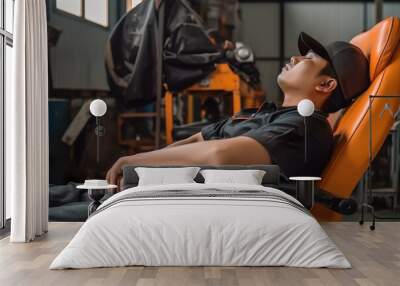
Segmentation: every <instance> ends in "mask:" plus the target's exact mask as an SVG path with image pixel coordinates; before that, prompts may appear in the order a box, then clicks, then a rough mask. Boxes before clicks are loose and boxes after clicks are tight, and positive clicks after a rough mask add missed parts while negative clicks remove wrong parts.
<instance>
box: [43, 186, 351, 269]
mask: <svg viewBox="0 0 400 286" xmlns="http://www.w3.org/2000/svg"><path fill="white" fill-rule="evenodd" d="M205 188H206V189H207V188H213V189H217V190H221V191H223V190H229V191H232V190H263V191H266V192H269V193H273V194H279V195H282V196H285V197H287V198H289V199H291V200H292V201H296V200H295V199H294V198H292V197H291V196H289V195H287V194H285V193H283V192H281V191H279V190H277V189H274V188H268V187H263V186H254V185H238V184H235V185H232V184H197V183H192V184H176V185H164V186H142V187H135V188H131V189H128V190H125V191H123V192H120V193H118V194H116V195H114V196H112V197H111V198H109V199H108V200H107V201H105V202H104V203H103V204H102V205H101V206H100V207H99V209H101V208H104V207H106V206H107V205H109V207H108V208H105V209H104V210H103V211H102V212H99V213H98V214H96V215H94V216H93V217H91V218H89V219H88V221H86V222H85V223H84V224H83V225H82V227H81V229H80V230H79V231H78V233H77V234H76V235H75V237H74V238H73V239H72V241H71V242H70V243H69V244H68V245H67V246H66V247H65V248H64V250H63V251H62V252H61V253H60V254H59V255H58V256H57V257H56V259H55V260H54V261H53V262H52V264H51V265H50V269H64V268H91V267H113V266H128V265H145V266H195V265H198V266H200V265H204V266H205V265H208V266H211V265H213V266H245V265H246V266H293V267H331V268H350V267H351V265H350V263H349V262H348V260H347V259H346V258H345V256H344V255H343V253H342V252H341V251H340V250H339V249H338V248H337V247H336V245H335V244H334V243H333V242H332V241H331V239H330V238H329V237H328V236H327V234H326V233H325V231H324V230H323V229H322V228H321V226H320V225H319V224H318V222H317V221H316V220H315V219H314V218H313V217H312V216H311V215H307V214H305V213H304V212H302V211H300V210H298V209H296V208H295V207H292V206H290V205H287V204H281V203H277V202H273V201H265V200H262V199H254V198H252V199H245V198H240V199H237V198H184V199H176V198H171V199H165V198H163V199H148V200H139V201H123V202H120V203H117V204H115V205H110V204H112V202H114V201H115V200H117V199H118V198H119V197H121V196H123V195H126V194H128V193H130V192H145V191H150V190H151V191H155V190H159V191H163V190H204V189H205ZM296 202H297V201H296Z"/></svg>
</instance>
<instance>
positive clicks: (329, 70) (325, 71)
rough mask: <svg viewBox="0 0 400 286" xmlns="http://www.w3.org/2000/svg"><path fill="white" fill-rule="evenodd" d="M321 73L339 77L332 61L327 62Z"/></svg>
mask: <svg viewBox="0 0 400 286" xmlns="http://www.w3.org/2000/svg"><path fill="white" fill-rule="evenodd" d="M319 75H327V76H330V77H333V78H335V79H336V78H337V77H336V73H335V71H334V70H333V68H332V66H331V64H330V63H326V65H325V67H324V68H323V69H322V70H320V72H319Z"/></svg>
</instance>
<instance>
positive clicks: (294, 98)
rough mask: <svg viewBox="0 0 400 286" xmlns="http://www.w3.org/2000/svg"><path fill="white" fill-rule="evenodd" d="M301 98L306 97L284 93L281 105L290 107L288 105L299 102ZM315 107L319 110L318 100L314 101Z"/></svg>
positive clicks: (295, 104) (294, 104)
mask: <svg viewBox="0 0 400 286" xmlns="http://www.w3.org/2000/svg"><path fill="white" fill-rule="evenodd" d="M303 99H306V97H302V96H295V95H288V94H287V93H285V94H284V99H283V103H282V107H290V106H297V105H298V104H299V102H300V101H301V100H303ZM313 103H314V105H315V109H316V110H320V109H321V106H320V104H319V103H318V102H314V101H313Z"/></svg>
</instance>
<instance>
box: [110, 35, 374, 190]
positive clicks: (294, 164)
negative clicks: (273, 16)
mask: <svg viewBox="0 0 400 286" xmlns="http://www.w3.org/2000/svg"><path fill="white" fill-rule="evenodd" d="M298 48H299V51H300V54H301V56H294V57H292V58H291V59H290V63H288V64H286V65H285V66H284V67H283V68H282V71H281V73H280V74H279V76H278V79H277V81H278V85H279V87H280V88H281V90H282V91H283V93H284V100H283V103H282V106H281V107H278V108H277V107H276V106H275V105H274V104H267V103H264V104H263V105H262V106H261V107H260V108H259V109H258V111H257V112H256V113H254V114H252V115H251V116H249V117H248V118H243V117H240V116H233V117H231V118H229V119H225V120H222V121H220V122H217V123H214V124H211V125H208V126H206V127H204V128H203V129H202V130H201V132H199V133H197V134H195V135H193V136H191V137H189V138H187V139H184V140H181V141H178V142H175V143H173V144H171V145H169V146H167V147H165V148H163V149H160V150H156V151H151V152H146V153H139V154H136V155H132V156H126V157H121V158H120V159H118V160H117V161H116V162H115V164H114V165H113V166H112V168H111V169H110V170H109V171H108V173H107V176H106V178H107V181H108V182H109V183H111V184H116V183H118V179H119V178H120V176H121V173H122V167H123V166H124V165H160V166H161V165H182V166H185V165H186V166H188V165H224V164H238V165H251V164H278V165H279V167H280V168H281V170H282V172H283V173H284V174H285V175H286V176H296V175H298V176H299V175H302V176H319V175H320V174H321V173H322V171H323V169H324V167H325V165H326V164H327V162H328V161H329V158H330V155H331V152H332V148H333V135H332V129H331V127H330V125H329V123H328V121H327V116H328V113H331V112H335V111H337V110H339V109H341V108H343V107H346V106H348V105H349V104H351V102H352V101H353V100H354V99H355V98H356V97H357V96H358V95H360V94H361V93H362V92H363V91H364V90H365V89H366V88H367V87H368V86H369V71H368V67H369V64H368V60H367V59H366V58H365V57H364V55H363V54H362V52H361V50H360V49H359V48H358V47H356V46H354V45H352V44H350V43H347V42H333V43H331V44H330V45H328V46H326V47H324V46H322V45H321V44H320V43H319V42H317V41H316V40H315V39H313V38H311V37H310V36H309V35H307V34H306V33H303V32H302V33H300V35H299V39H298ZM303 99H309V100H311V101H312V102H313V103H314V106H315V112H314V113H313V115H311V116H310V118H308V122H307V124H308V125H307V126H308V129H309V132H308V135H307V142H308V143H307V145H308V147H307V148H308V150H309V151H308V155H307V160H305V158H304V136H305V127H304V121H303V118H302V117H301V115H300V114H299V113H298V111H297V104H298V103H299V102H300V101H301V100H303Z"/></svg>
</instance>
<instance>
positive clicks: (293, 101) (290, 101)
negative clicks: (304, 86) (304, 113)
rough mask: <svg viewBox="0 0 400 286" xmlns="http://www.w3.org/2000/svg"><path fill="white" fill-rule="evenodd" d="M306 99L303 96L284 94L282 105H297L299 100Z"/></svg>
mask: <svg viewBox="0 0 400 286" xmlns="http://www.w3.org/2000/svg"><path fill="white" fill-rule="evenodd" d="M302 99H304V98H302V97H298V96H293V95H288V94H286V93H285V94H284V97H283V103H282V107H290V106H297V105H298V104H299V102H300V101H301V100H302Z"/></svg>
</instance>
